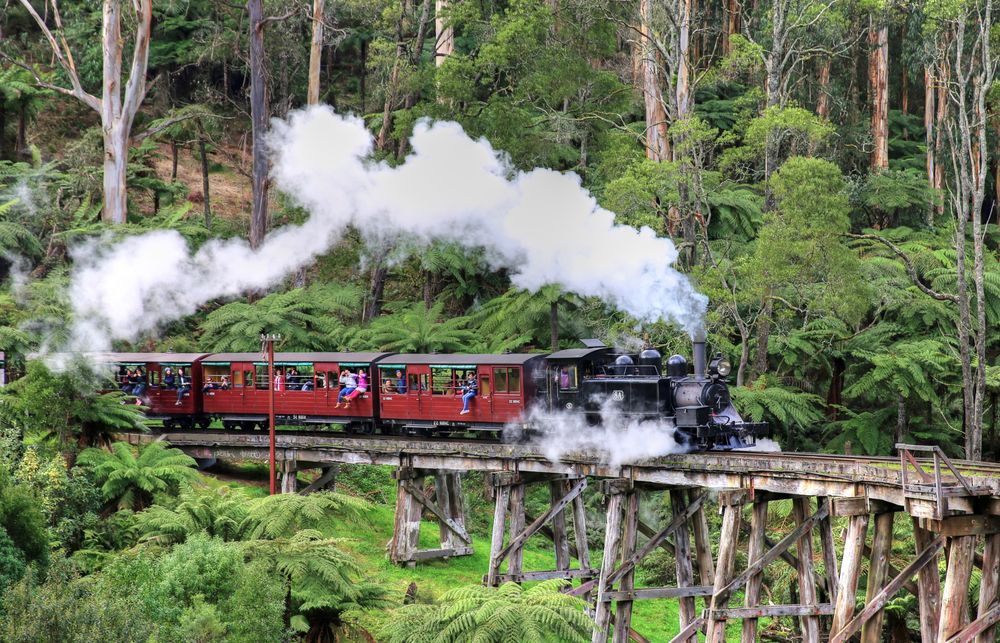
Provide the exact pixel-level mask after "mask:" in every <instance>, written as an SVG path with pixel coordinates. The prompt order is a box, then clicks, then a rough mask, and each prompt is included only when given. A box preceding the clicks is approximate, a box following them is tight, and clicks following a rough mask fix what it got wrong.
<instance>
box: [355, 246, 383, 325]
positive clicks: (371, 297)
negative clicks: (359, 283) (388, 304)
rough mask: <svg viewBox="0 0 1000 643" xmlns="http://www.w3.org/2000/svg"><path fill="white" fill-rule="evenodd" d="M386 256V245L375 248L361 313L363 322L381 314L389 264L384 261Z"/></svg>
mask: <svg viewBox="0 0 1000 643" xmlns="http://www.w3.org/2000/svg"><path fill="white" fill-rule="evenodd" d="M388 256H389V247H388V245H386V246H384V247H380V248H378V249H376V250H375V253H374V255H373V256H372V267H371V278H370V279H369V282H368V300H367V301H366V302H365V310H364V313H363V315H362V321H363V322H364V323H368V322H370V321H371V320H373V319H375V318H376V317H378V316H379V315H381V314H382V300H383V294H384V292H385V279H386V277H387V276H388V274H389V265H388V264H387V263H386V257H388Z"/></svg>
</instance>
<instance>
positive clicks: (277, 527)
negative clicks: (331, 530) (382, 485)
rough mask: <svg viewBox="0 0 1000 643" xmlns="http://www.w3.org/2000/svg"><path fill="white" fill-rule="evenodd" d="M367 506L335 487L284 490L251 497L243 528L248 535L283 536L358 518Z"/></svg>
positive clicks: (365, 503) (365, 510) (367, 508)
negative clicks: (306, 491)
mask: <svg viewBox="0 0 1000 643" xmlns="http://www.w3.org/2000/svg"><path fill="white" fill-rule="evenodd" d="M369 509H370V505H369V504H368V503H367V502H365V501H364V500H361V499H359V498H354V497H352V496H348V495H346V494H343V493H338V492H334V491H320V492H317V493H311V494H307V495H299V494H294V493H293V494H285V493H283V494H278V495H274V496H266V497H264V498H258V499H256V500H254V501H252V502H251V503H250V509H249V511H248V512H247V516H246V518H245V520H244V524H243V526H242V529H243V530H244V531H245V533H247V534H248V535H249V537H251V538H282V537H288V536H291V535H292V534H294V533H296V532H298V531H301V530H304V529H317V528H319V527H320V526H321V525H330V524H331V523H333V522H334V521H338V520H346V519H357V518H361V517H363V516H364V515H365V513H366V512H367V511H368V510H369Z"/></svg>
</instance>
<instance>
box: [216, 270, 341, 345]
mask: <svg viewBox="0 0 1000 643" xmlns="http://www.w3.org/2000/svg"><path fill="white" fill-rule="evenodd" d="M360 300H361V291H360V290H359V289H358V288H356V287H353V286H337V285H315V286H310V287H308V288H295V289H292V290H288V291H285V292H278V293H273V294H270V295H268V296H267V297H264V298H263V299H260V300H258V301H256V302H254V303H252V304H249V303H245V302H233V303H230V304H226V305H224V306H220V307H219V308H216V309H215V310H214V311H212V312H211V313H209V314H208V316H207V317H206V318H205V320H204V321H203V322H202V324H201V332H202V345H203V346H205V349H206V350H211V351H215V352H225V351H231V352H242V351H255V350H259V348H260V336H261V334H262V333H264V332H268V333H278V334H280V335H281V339H282V346H281V348H282V349H284V350H290V351H296V350H298V351H309V350H330V348H331V344H334V345H335V344H338V342H337V336H338V334H339V333H341V327H342V324H341V323H339V322H338V319H337V318H338V317H343V316H345V315H346V314H348V313H349V312H350V311H352V310H355V309H356V308H357V306H358V304H359V303H360Z"/></svg>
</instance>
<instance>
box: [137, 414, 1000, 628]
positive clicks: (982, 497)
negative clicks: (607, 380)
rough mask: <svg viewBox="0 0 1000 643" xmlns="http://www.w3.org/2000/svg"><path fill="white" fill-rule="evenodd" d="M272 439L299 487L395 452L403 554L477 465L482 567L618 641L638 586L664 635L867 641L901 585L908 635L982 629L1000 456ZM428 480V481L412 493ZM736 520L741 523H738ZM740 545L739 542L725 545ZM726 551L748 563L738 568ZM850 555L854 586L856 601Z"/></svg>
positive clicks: (393, 550)
mask: <svg viewBox="0 0 1000 643" xmlns="http://www.w3.org/2000/svg"><path fill="white" fill-rule="evenodd" d="M163 438H164V439H167V440H168V441H169V442H170V443H171V444H172V445H174V446H177V447H179V448H181V449H183V450H184V451H185V452H187V453H188V454H190V455H192V456H194V457H196V458H202V459H208V458H219V459H224V460H229V459H255V460H266V459H267V455H268V446H267V436H266V435H263V434H245V433H228V432H212V431H205V432H188V433H170V434H164V435H163ZM133 439H140V438H139V436H133ZM141 439H145V440H148V439H149V436H143V437H142V438H141ZM277 440H278V442H277V444H278V460H279V465H280V471H281V478H282V484H281V487H282V491H284V492H295V491H297V489H296V472H297V471H299V470H302V469H308V468H322V469H324V471H323V473H322V475H321V476H320V477H319V479H318V480H317V481H316V482H315V483H313V484H312V485H310V489H315V488H319V487H321V486H323V485H325V484H328V483H329V482H331V480H332V479H333V477H334V471H335V468H336V465H337V464H338V463H356V464H378V465H390V466H393V467H395V472H394V478H395V479H396V481H397V492H398V493H397V497H396V513H395V531H394V535H393V539H392V541H391V542H390V544H389V556H390V558H391V559H392V560H393V561H394V562H396V563H400V564H413V563H414V562H415V561H419V560H422V559H428V558H435V557H449V556H461V555H465V554H469V553H471V552H472V539H471V537H470V536H469V534H468V533H467V532H466V529H465V517H464V510H463V502H462V489H461V474H462V472H465V471H473V470H474V471H482V472H486V473H487V474H488V480H489V481H490V484H491V487H492V491H493V498H494V499H495V510H494V514H493V536H492V544H491V551H490V562H489V569H488V570H485V571H486V574H485V576H484V581H485V582H486V583H489V584H498V583H501V582H504V581H508V580H513V581H530V580H541V579H549V578H565V579H569V580H572V581H574V587H573V588H572V589H571V590H570V591H572V593H574V594H576V595H579V596H582V597H584V598H585V599H587V600H589V601H590V602H591V605H592V606H593V615H594V619H595V622H596V625H597V627H596V630H595V633H594V638H593V641H594V642H595V643H597V642H604V641H607V638H608V636H611V637H612V638H613V640H614V641H616V642H619V641H627V640H629V639H630V638H631V639H632V640H635V641H643V640H645V639H644V638H643V637H642V636H641V635H640V634H639V633H637V632H635V631H634V630H632V628H631V614H632V606H633V604H634V602H635V601H638V600H651V599H672V600H676V601H678V602H679V608H680V609H679V613H680V630H681V631H680V633H679V634H678V635H677V636H676V637H674V639H673V640H674V641H698V634H699V632H704V634H705V638H706V640H708V641H712V642H721V641H724V640H726V627H727V626H729V627H730V628H731V632H732V633H735V632H736V631H737V628H740V629H741V631H742V641H744V642H750V641H755V640H757V638H758V636H757V628H758V619H760V618H764V617H793V618H795V619H797V621H796V622H797V624H798V629H799V631H800V632H801V637H802V640H804V641H821V640H829V641H831V642H835V643H840V642H843V641H849V640H852V639H856V638H858V637H859V636H860V640H861V641H862V642H863V643H875V642H877V641H880V640H882V628H883V621H884V620H885V619H884V614H883V608H884V607H885V606H886V604H887V603H888V602H889V600H890V599H892V598H893V597H894V596H896V595H897V594H899V593H900V592H910V593H912V594H913V595H915V596H916V597H917V603H918V605H919V618H920V633H921V639H922V640H923V641H948V642H957V641H962V642H965V641H976V642H977V643H985V642H986V641H991V642H992V641H994V640H995V633H994V632H995V628H996V624H997V622H998V621H1000V602H998V594H1000V592H998V588H1000V465H991V464H983V463H969V462H954V463H952V462H950V461H949V460H948V459H947V458H945V457H944V455H943V454H942V453H941V452H940V451H939V450H937V449H934V448H926V447H917V446H908V445H897V450H898V452H899V454H900V455H899V457H898V458H865V457H852V456H829V455H815V454H793V453H782V454H776V453H749V452H738V453H717V452H713V453H698V454H687V455H676V456H666V457H662V458H657V459H655V460H651V461H646V462H642V463H637V464H629V465H623V466H609V465H606V464H602V463H600V462H597V461H596V460H594V459H593V458H592V457H587V456H584V455H581V456H573V457H565V458H563V459H562V461H560V462H552V461H550V460H548V459H547V458H545V457H544V456H543V455H541V454H540V453H538V452H537V450H536V449H533V448H532V447H531V446H530V445H512V444H497V443H490V442H482V441H474V440H428V439H407V438H398V437H388V436H367V437H359V436H347V435H344V434H336V433H334V434H325V435H320V434H307V433H300V432H279V433H278V437H277ZM428 478H433V485H429V484H428V480H427V479H428ZM592 484H597V485H598V486H599V489H600V491H601V492H602V493H603V494H604V496H605V499H606V508H607V509H606V524H605V540H604V548H603V555H602V556H601V559H600V560H592V559H591V558H590V553H589V550H588V547H587V542H586V527H585V521H586V515H585V512H584V504H583V496H582V493H583V490H584V489H586V488H587V486H588V485H592ZM529 485H545V486H547V487H548V491H549V495H550V497H551V505H550V507H549V509H548V510H547V511H546V512H545V513H543V514H542V515H539V516H528V515H527V514H526V510H525V503H524V499H525V495H526V488H527V487H528V486H529ZM431 486H432V487H433V489H434V491H433V493H431V492H429V491H425V489H429V488H430V487H431ZM650 492H666V493H669V494H670V506H671V508H672V509H671V510H672V519H671V520H670V521H669V523H668V524H664V525H651V524H647V523H646V522H644V521H643V520H641V519H640V512H639V508H640V500H641V499H642V501H643V502H645V501H648V498H649V495H650ZM777 500H791V503H792V508H793V517H794V526H793V527H792V528H791V529H790V531H787V533H785V534H784V535H783V536H779V535H778V534H776V533H775V532H776V530H775V529H774V528H773V526H772V528H771V529H769V528H768V527H769V526H768V524H767V523H768V504H769V503H770V502H774V501H777ZM715 508H717V509H718V511H719V512H720V513H721V515H722V528H721V536H720V539H719V544H718V547H717V548H716V553H715V554H714V555H713V547H712V545H711V543H710V541H709V529H708V522H707V519H706V514H707V512H708V511H709V510H715ZM897 513H904V514H906V515H908V516H909V518H910V519H911V520H912V522H913V531H914V536H915V538H914V540H915V543H916V550H915V551H913V552H912V556H910V560H909V562H908V563H907V564H906V565H905V566H901V567H902V568H901V569H900V568H897V567H896V566H894V565H893V564H892V563H891V561H890V553H891V552H892V545H893V522H894V518H895V515H896V514H897ZM424 515H433V517H434V518H435V519H436V520H437V521H438V522H439V523H440V530H441V546H440V548H437V549H430V550H427V549H420V548H419V546H418V536H419V527H420V520H421V517H422V516H424ZM835 517H842V518H845V519H846V521H845V526H844V525H841V523H840V522H838V529H836V530H835V529H834V527H833V518H835ZM747 520H749V529H743V528H742V524H743V523H744V522H745V521H747ZM569 523H572V525H573V526H574V528H573V529H572V532H571V531H570V530H569V529H568V528H567V526H568V524H569ZM869 531H870V532H871V537H870V538H869V536H868V532H869ZM539 534H543V535H544V536H545V537H547V538H548V539H549V540H550V541H551V542H552V544H553V546H554V549H555V567H556V569H553V570H528V569H525V568H524V564H523V556H522V551H523V547H524V545H525V543H526V542H527V540H528V538H530V537H531V536H534V535H539ZM571 534H572V536H573V538H572V540H571V537H570V536H571ZM838 542H839V546H838ZM656 549H661V550H666V551H667V552H669V554H670V555H671V556H672V557H673V560H674V562H675V566H676V578H677V584H676V587H657V588H647V587H643V588H637V587H635V582H634V578H635V569H636V566H637V564H638V563H639V562H640V561H642V560H643V559H644V558H645V557H646V556H647V555H649V554H650V553H652V552H653V551H654V550H656ZM838 551H841V552H842V554H841V555H840V556H839V557H838ZM738 552H745V554H744V555H743V556H739V557H738V556H737V553H738ZM738 559H739V560H746V561H747V563H746V565H745V566H744V565H742V564H741V565H739V566H737V564H736V563H737V560H738ZM574 561H575V563H574ZM866 561H867V565H866ZM771 564H780V565H790V566H792V567H793V568H794V570H795V572H796V573H797V578H798V583H797V596H798V598H797V600H798V602H797V603H796V604H794V605H773V604H770V603H765V602H764V601H763V600H762V592H761V590H762V582H763V572H764V569H765V568H766V567H767V566H768V565H771ZM865 567H866V568H867V587H866V588H865V600H864V605H863V606H858V605H856V604H855V597H856V595H857V591H858V589H859V588H858V584H859V581H860V578H861V577H862V570H863V568H865ZM974 567H979V568H980V569H981V570H982V580H981V582H980V586H979V592H978V597H976V596H970V581H971V579H972V573H973V568H974ZM942 572H943V578H944V581H943V583H942V582H941V578H942ZM736 592H742V594H743V599H742V601H741V602H742V604H736V601H735V600H734V599H733V597H734V595H735V593H736ZM699 598H700V599H701V601H702V604H703V605H704V609H702V610H701V611H700V612H699V611H698V609H697V605H698V599H699Z"/></svg>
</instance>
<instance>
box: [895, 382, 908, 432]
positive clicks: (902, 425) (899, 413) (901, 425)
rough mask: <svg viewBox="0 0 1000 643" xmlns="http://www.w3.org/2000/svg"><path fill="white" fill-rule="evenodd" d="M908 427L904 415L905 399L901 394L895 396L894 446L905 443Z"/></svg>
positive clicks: (906, 418)
mask: <svg viewBox="0 0 1000 643" xmlns="http://www.w3.org/2000/svg"><path fill="white" fill-rule="evenodd" d="M908 426H909V418H908V417H907V415H906V397H905V396H904V395H903V394H902V393H897V394H896V442H895V443H896V444H902V443H904V442H906V430H907V427H908Z"/></svg>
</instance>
